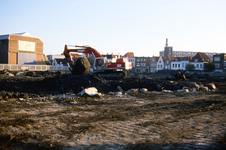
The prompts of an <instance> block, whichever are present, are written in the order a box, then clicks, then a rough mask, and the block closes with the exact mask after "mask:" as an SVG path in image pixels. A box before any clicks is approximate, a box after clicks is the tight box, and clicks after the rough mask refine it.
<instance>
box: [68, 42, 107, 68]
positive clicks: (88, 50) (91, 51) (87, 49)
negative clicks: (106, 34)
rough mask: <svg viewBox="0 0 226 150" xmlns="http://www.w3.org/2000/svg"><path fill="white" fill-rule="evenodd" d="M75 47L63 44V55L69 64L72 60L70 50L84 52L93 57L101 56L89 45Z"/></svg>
mask: <svg viewBox="0 0 226 150" xmlns="http://www.w3.org/2000/svg"><path fill="white" fill-rule="evenodd" d="M74 47H75V48H73V49H69V48H68V45H65V47H64V56H65V58H66V59H67V62H69V63H70V64H71V63H72V62H73V59H72V57H71V52H77V53H84V54H90V55H93V56H95V57H103V56H102V55H101V54H100V53H99V52H98V51H97V50H95V49H94V48H92V47H90V46H77V45H75V46H74Z"/></svg>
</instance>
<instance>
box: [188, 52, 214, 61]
mask: <svg viewBox="0 0 226 150" xmlns="http://www.w3.org/2000/svg"><path fill="white" fill-rule="evenodd" d="M195 60H198V62H209V63H211V62H212V61H211V60H210V58H209V57H208V56H207V55H206V54H205V53H202V52H198V53H197V54H196V55H195V56H194V57H193V58H192V60H191V62H196V61H195Z"/></svg>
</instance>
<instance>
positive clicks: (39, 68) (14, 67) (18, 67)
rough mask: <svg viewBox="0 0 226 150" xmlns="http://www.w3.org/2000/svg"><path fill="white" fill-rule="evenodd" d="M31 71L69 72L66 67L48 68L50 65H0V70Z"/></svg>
mask: <svg viewBox="0 0 226 150" xmlns="http://www.w3.org/2000/svg"><path fill="white" fill-rule="evenodd" d="M4 69H7V70H10V71H19V70H31V71H47V70H62V71H69V69H68V66H50V65H10V64H0V70H4Z"/></svg>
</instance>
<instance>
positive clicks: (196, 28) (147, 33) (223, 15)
mask: <svg viewBox="0 0 226 150" xmlns="http://www.w3.org/2000/svg"><path fill="white" fill-rule="evenodd" d="M0 2H1V5H0V14H1V22H0V35H3V34H12V33H20V32H28V33H30V34H31V35H32V36H34V37H38V38H40V39H41V40H42V41H43V42H44V53H45V54H46V55H48V54H60V53H62V52H63V48H64V45H65V44H69V45H89V46H91V47H93V48H95V49H97V50H98V51H99V52H100V53H101V54H106V53H114V54H118V53H120V54H122V55H124V54H125V53H126V52H134V54H135V56H153V55H155V56H158V55H159V51H162V50H164V46H165V41H166V38H168V42H169V46H173V50H174V51H179V50H182V51H199V52H219V53H220V52H225V53H226V9H225V8H226V1H225V0H0Z"/></svg>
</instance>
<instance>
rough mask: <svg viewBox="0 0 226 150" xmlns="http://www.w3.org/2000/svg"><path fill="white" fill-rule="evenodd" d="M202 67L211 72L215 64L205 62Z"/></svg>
mask: <svg viewBox="0 0 226 150" xmlns="http://www.w3.org/2000/svg"><path fill="white" fill-rule="evenodd" d="M204 69H205V70H206V71H209V72H212V71H214V70H215V65H214V63H205V64H204Z"/></svg>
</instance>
